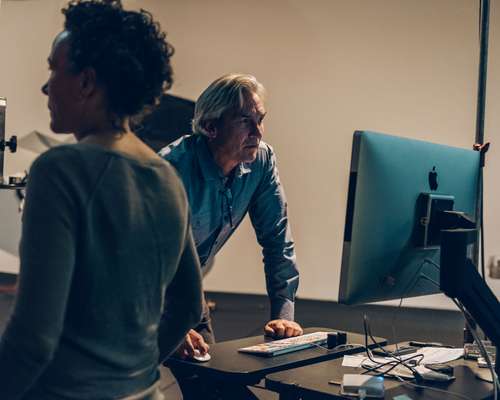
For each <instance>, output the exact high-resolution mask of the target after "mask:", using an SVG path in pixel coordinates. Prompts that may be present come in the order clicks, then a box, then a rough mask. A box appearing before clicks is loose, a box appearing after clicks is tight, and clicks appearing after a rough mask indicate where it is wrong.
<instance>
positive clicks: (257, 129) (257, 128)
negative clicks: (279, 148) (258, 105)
mask: <svg viewBox="0 0 500 400" xmlns="http://www.w3.org/2000/svg"><path fill="white" fill-rule="evenodd" d="M252 134H253V136H257V137H258V138H259V139H262V135H263V134H264V125H263V124H262V123H260V124H254V126H253V129H252Z"/></svg>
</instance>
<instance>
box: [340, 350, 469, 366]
mask: <svg viewBox="0 0 500 400" xmlns="http://www.w3.org/2000/svg"><path fill="white" fill-rule="evenodd" d="M417 354H423V356H424V358H423V359H422V360H421V361H420V364H441V363H447V362H450V361H453V360H457V359H459V358H460V357H462V356H463V355H464V349H462V348H457V349H449V348H446V347H422V348H421V349H418V350H417V352H416V353H411V354H406V355H404V356H403V357H402V359H403V360H406V359H408V358H411V357H414V356H415V355H417ZM373 359H374V360H375V361H376V362H378V363H384V362H388V361H391V360H394V358H392V357H373ZM367 360H368V361H370V360H369V358H368V357H367V356H366V355H363V354H358V355H354V356H344V359H343V360H342V366H343V367H357V368H359V367H361V364H362V363H363V362H366V361H367Z"/></svg>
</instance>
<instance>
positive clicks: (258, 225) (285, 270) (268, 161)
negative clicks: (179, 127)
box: [160, 135, 299, 320]
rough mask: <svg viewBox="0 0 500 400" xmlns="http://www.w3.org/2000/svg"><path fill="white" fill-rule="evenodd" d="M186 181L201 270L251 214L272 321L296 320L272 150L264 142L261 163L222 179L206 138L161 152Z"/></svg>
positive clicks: (294, 281) (289, 248)
mask: <svg viewBox="0 0 500 400" xmlns="http://www.w3.org/2000/svg"><path fill="white" fill-rule="evenodd" d="M160 155H161V156H162V157H163V158H165V159H166V160H168V161H170V162H171V163H172V165H173V166H174V167H175V168H176V169H177V171H178V172H179V175H180V177H181V179H182V181H183V182H184V186H185V189H186V193H187V195H188V200H189V204H190V207H191V226H192V229H193V236H194V240H195V242H196V248H197V250H198V255H199V257H200V263H201V266H202V271H203V270H204V269H206V265H207V264H209V262H210V261H211V259H212V258H213V257H214V256H215V254H217V252H218V251H219V250H220V249H221V248H222V246H223V245H224V243H226V241H227V240H228V239H229V237H230V236H231V235H232V234H233V232H234V231H235V230H236V228H237V227H238V225H239V224H240V223H241V221H242V220H243V217H244V216H245V215H246V213H247V211H248V213H249V215H250V220H251V222H252V225H253V227H254V229H255V233H256V235H257V241H258V242H259V244H260V245H261V246H262V253H263V256H264V267H265V274H266V287H267V292H268V295H269V299H270V302H271V319H276V318H284V319H288V320H293V316H294V301H295V292H296V291H297V287H298V284H299V272H298V269H297V264H296V257H295V249H294V243H293V239H292V234H291V231H290V225H289V223H288V216H287V204H286V199H285V193H284V191H283V188H282V186H281V183H280V180H279V176H278V169H277V167H276V157H275V155H274V152H273V149H272V148H271V146H269V145H268V144H266V143H264V142H262V141H261V143H260V146H259V150H258V153H257V158H256V160H255V161H254V162H252V163H242V164H239V165H238V166H237V167H236V170H235V173H234V177H233V178H232V179H228V178H226V177H224V175H223V173H222V170H221V169H220V167H219V166H218V165H217V164H216V163H215V161H214V159H213V157H212V154H211V152H210V150H209V148H208V144H207V139H206V137H205V136H202V135H187V136H184V137H182V138H180V139H178V140H177V141H175V142H173V143H171V144H170V145H168V146H167V147H165V148H163V149H162V150H161V151H160Z"/></svg>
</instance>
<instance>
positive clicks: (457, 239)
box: [440, 229, 500, 376]
mask: <svg viewBox="0 0 500 400" xmlns="http://www.w3.org/2000/svg"><path fill="white" fill-rule="evenodd" d="M441 233H442V235H441V262H440V287H441V290H442V291H443V292H444V293H445V294H446V295H447V296H449V297H451V298H453V299H457V300H459V301H460V303H462V304H463V306H464V307H465V308H466V310H467V311H468V312H469V314H470V315H471V316H472V318H474V320H475V321H476V323H477V324H478V325H479V327H480V328H481V329H482V330H483V332H484V333H485V334H486V336H487V337H488V338H489V339H490V340H491V342H492V344H493V345H494V346H495V347H496V350H497V353H496V357H495V372H496V373H497V376H499V375H500V363H499V358H500V352H499V350H500V349H499V347H500V303H499V302H498V299H497V298H496V296H495V294H494V293H493V292H492V291H491V289H490V288H489V287H488V285H487V284H486V282H485V281H484V279H483V278H482V277H481V276H480V275H479V272H478V271H477V268H476V266H475V265H474V263H473V262H472V260H471V259H470V258H469V257H468V254H467V250H468V247H469V246H470V245H471V244H473V243H475V241H476V239H477V230H476V229H448V230H443V231H441Z"/></svg>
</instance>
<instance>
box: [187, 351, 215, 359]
mask: <svg viewBox="0 0 500 400" xmlns="http://www.w3.org/2000/svg"><path fill="white" fill-rule="evenodd" d="M211 358H212V357H211V356H210V354H208V353H205V355H204V356H202V355H201V353H200V350H198V349H195V350H194V356H193V357H191V360H193V361H196V362H207V361H209V360H210V359H211Z"/></svg>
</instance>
